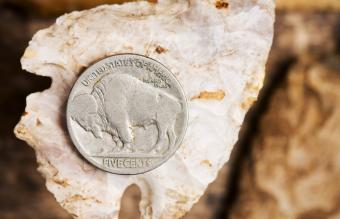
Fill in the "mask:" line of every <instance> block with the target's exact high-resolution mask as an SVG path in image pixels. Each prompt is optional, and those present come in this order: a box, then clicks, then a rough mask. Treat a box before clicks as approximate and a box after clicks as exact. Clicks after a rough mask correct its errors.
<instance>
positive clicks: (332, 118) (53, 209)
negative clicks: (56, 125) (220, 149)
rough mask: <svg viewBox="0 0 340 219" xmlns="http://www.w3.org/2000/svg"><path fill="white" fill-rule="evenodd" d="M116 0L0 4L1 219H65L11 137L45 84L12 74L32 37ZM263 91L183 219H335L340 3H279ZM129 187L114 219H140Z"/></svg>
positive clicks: (339, 169)
mask: <svg viewBox="0 0 340 219" xmlns="http://www.w3.org/2000/svg"><path fill="white" fill-rule="evenodd" d="M114 2H122V1H117V0H98V1H90V0H0V36H1V38H0V73H1V75H2V77H1V86H0V122H1V123H0V157H1V159H0V218H1V219H12V218H27V219H30V218H34V219H40V218H44V219H66V218H70V216H69V215H68V214H67V213H66V212H65V211H64V210H63V209H62V208H61V207H60V206H59V205H58V204H57V202H56V201H55V200H54V198H53V196H52V195H51V194H50V193H49V192H48V191H47V190H46V188H45V186H44V180H43V178H42V177H41V176H40V175H39V173H38V172H37V171H36V168H37V164H36V162H35V156H34V152H33V150H32V149H31V148H30V147H28V146H27V145H26V144H25V143H24V142H21V141H19V140H17V139H15V137H14V135H13V132H12V129H13V127H14V126H15V124H16V123H17V122H18V120H19V118H20V116H21V113H22V112H23V111H24V107H25V97H26V96H27V95H28V94H29V93H32V92H36V91H40V90H43V89H47V88H48V87H49V85H50V79H48V78H43V77H38V76H34V75H31V74H28V73H26V72H24V71H22V70H21V69H20V63H19V59H20V56H21V55H22V53H23V51H24V48H25V47H26V46H27V43H28V41H29V40H30V38H31V37H32V35H33V34H34V33H35V31H37V30H38V29H41V28H44V27H47V26H49V25H50V24H51V23H53V22H54V20H55V18H56V17H57V16H58V15H60V14H63V13H65V12H68V11H72V10H81V9H85V8H90V7H93V6H95V5H98V4H103V3H114ZM277 5H278V8H277V19H276V24H275V39H274V45H273V48H272V51H271V54H270V57H269V62H268V66H267V77H266V82H265V87H264V89H263V90H262V91H261V94H260V97H259V100H258V101H257V102H256V104H255V106H254V107H252V109H251V111H250V112H249V113H248V115H247V118H246V122H245V125H244V126H243V128H242V131H241V133H240V140H239V142H238V144H237V146H236V147H235V150H234V152H233V154H232V159H231V161H230V163H229V165H228V166H226V167H225V168H224V169H222V170H221V172H220V174H219V177H218V179H217V180H216V181H215V182H214V183H213V184H211V185H210V186H209V188H208V190H207V191H206V192H205V195H204V196H203V197H202V198H201V200H200V201H199V202H198V203H197V204H196V205H195V206H194V207H193V209H192V210H191V211H190V212H189V213H188V214H187V215H186V216H185V219H196V218H201V219H210V218H211V219H213V218H216V219H219V218H225V219H227V218H228V219H248V218H249V219H286V218H287V219H326V218H327V219H340V1H339V0H313V1H311V0H279V1H277ZM139 199H140V193H139V191H138V188H136V187H133V186H132V187H129V189H128V190H127V191H126V192H125V195H124V198H123V200H122V211H121V217H120V218H124V219H135V218H138V216H139V213H138V210H137V206H138V201H139Z"/></svg>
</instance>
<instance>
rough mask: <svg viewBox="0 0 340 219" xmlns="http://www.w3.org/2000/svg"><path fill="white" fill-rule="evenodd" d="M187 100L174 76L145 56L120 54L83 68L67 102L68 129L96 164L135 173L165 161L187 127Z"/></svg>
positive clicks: (91, 161) (115, 171) (121, 171)
mask: <svg viewBox="0 0 340 219" xmlns="http://www.w3.org/2000/svg"><path fill="white" fill-rule="evenodd" d="M187 118H188V111H187V101H186V98H185V95H184V92H183V89H182V87H181V85H180V83H179V82H178V80H177V79H176V77H175V76H174V75H173V74H172V73H171V72H170V71H169V70H168V69H167V68H166V67H165V66H164V65H162V64H161V63H159V62H158V61H155V60H153V59H150V58H147V57H145V56H141V55H136V54H121V55H115V56H111V57H108V58H105V59H103V60H101V61H99V62H97V63H95V64H93V65H92V66H90V67H89V68H87V69H86V70H85V72H84V73H83V74H82V75H81V76H80V77H79V78H78V80H77V81H76V83H75V84H74V86H73V88H72V91H71V93H70V95H69V99H68V103H67V127H68V130H69V133H70V136H71V139H72V141H73V143H74V145H75V146H76V147H77V149H78V150H79V152H80V153H81V154H82V155H83V156H84V157H85V158H86V159H87V160H88V161H89V162H90V163H92V164H93V165H95V166H97V167H98V168H100V169H102V170H105V171H108V172H111V173H116V174H139V173H144V172H146V171H149V170H152V169H154V168H156V167H158V166H160V165H161V164H162V163H164V162H165V161H167V160H168V159H169V158H170V157H171V156H172V155H173V154H174V153H175V151H176V150H177V149H178V147H179V145H180V143H181V141H182V139H183V137H184V135H185V131H186V127H187Z"/></svg>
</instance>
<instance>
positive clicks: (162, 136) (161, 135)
mask: <svg viewBox="0 0 340 219" xmlns="http://www.w3.org/2000/svg"><path fill="white" fill-rule="evenodd" d="M156 124H157V128H158V139H157V143H156V145H155V150H156V152H157V153H163V152H165V151H166V150H167V149H168V147H167V146H168V142H167V138H166V136H167V135H166V133H167V127H166V126H165V125H163V124H161V123H160V122H158V121H157V123H156Z"/></svg>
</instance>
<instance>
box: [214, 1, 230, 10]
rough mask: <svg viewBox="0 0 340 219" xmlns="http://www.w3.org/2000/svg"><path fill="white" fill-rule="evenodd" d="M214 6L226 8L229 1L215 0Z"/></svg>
mask: <svg viewBox="0 0 340 219" xmlns="http://www.w3.org/2000/svg"><path fill="white" fill-rule="evenodd" d="M215 6H216V8H217V9H222V8H228V7H229V3H228V2H227V1H226V0H217V1H216V3H215Z"/></svg>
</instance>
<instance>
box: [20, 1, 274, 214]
mask: <svg viewBox="0 0 340 219" xmlns="http://www.w3.org/2000/svg"><path fill="white" fill-rule="evenodd" d="M222 6H223V7H221V5H220V3H219V4H217V3H216V2H215V1H210V0H205V1H198V0H196V1H187V0H178V1H175V0H163V1H162V0H159V1H158V3H157V4H156V3H151V2H143V1H141V2H134V3H125V4H122V5H111V6H109V5H106V6H100V7H97V8H94V9H91V10H88V11H81V12H73V13H70V14H66V15H64V16H62V17H60V18H58V19H57V21H56V24H54V25H52V26H51V27H50V28H47V29H44V30H41V31H39V32H38V33H37V34H36V35H35V36H34V37H33V39H32V41H31V42H30V43H29V47H28V48H27V49H26V51H25V53H24V55H23V57H22V60H21V63H22V67H23V68H24V69H25V70H27V71H29V72H31V73H34V74H37V75H42V76H48V77H51V78H52V85H51V88H50V89H48V90H45V91H43V92H40V93H34V94H31V95H30V96H29V97H28V98H27V106H26V110H25V112H24V113H23V116H22V118H21V121H20V123H19V124H18V125H17V126H16V128H15V133H16V135H17V137H19V138H20V139H23V140H25V141H26V142H27V143H28V144H30V145H31V146H32V147H33V148H34V150H35V152H36V156H37V161H38V163H39V168H38V169H39V171H40V172H41V173H42V175H43V176H44V177H45V179H46V186H47V188H48V190H49V191H51V192H52V193H53V194H54V195H55V198H56V199H57V201H58V202H59V203H60V204H61V206H62V207H64V208H65V209H66V210H67V211H68V212H69V213H70V214H71V215H72V216H74V217H78V218H117V217H118V215H119V210H120V204H121V197H122V194H123V192H124V190H125V189H126V188H127V187H128V186H129V185H131V184H136V185H137V186H138V187H139V188H140V190H141V202H140V204H139V208H140V213H141V217H142V218H179V217H181V216H183V215H184V214H185V213H186V212H187V211H189V210H190V208H191V207H192V205H193V204H194V203H195V202H197V201H198V199H199V198H200V196H201V195H202V194H203V192H204V191H205V189H206V188H207V186H208V184H209V183H211V182H212V181H213V180H214V179H215V178H216V175H217V173H218V171H219V170H220V169H221V167H222V166H223V164H225V163H226V162H227V161H228V159H229V155H230V152H231V149H232V146H233V145H234V144H235V142H236V140H237V135H238V132H239V129H240V126H241V124H242V122H243V119H244V115H245V113H246V112H247V110H248V108H249V107H250V106H251V104H252V103H253V102H254V101H255V100H256V98H257V94H258V91H259V89H260V88H261V87H262V81H263V77H264V66H265V63H266V59H267V55H268V52H269V49H270V46H271V42H272V35H273V21H274V3H273V2H272V1H271V0H261V1H251V2H249V1H239V0H237V1H236V0H235V1H229V2H228V4H222ZM160 48H161V49H160ZM118 53H138V54H142V55H146V56H149V57H151V58H154V59H156V60H159V61H160V62H162V63H164V64H165V65H166V66H167V67H168V68H169V69H170V70H171V71H172V72H173V73H174V74H175V75H176V77H177V78H178V80H179V81H180V82H181V84H182V85H183V88H184V90H185V93H186V95H187V99H188V101H189V114H190V116H189V126H188V130H187V134H186V137H185V139H184V141H183V144H182V145H181V146H180V148H179V150H178V151H177V153H176V154H175V155H174V156H173V157H172V158H171V159H170V160H169V161H168V162H166V163H165V164H164V165H162V166H161V167H159V168H157V169H155V170H153V171H151V172H148V173H145V174H141V175H134V176H123V175H114V174H109V173H106V172H103V171H100V170H98V169H96V168H94V167H93V166H91V165H89V164H88V163H86V162H85V161H84V159H83V158H82V157H81V156H80V155H79V154H78V153H77V151H76V149H75V147H74V146H73V145H72V143H71V141H70V139H69V136H68V133H67V130H66V125H65V103H66V100H67V96H68V93H69V91H70V88H71V87H72V85H73V83H74V82H75V80H76V79H77V76H78V75H79V74H80V73H81V72H82V70H83V69H84V68H86V67H87V66H89V65H90V64H91V63H93V62H95V61H97V60H99V59H101V58H104V57H106V56H109V55H114V54H118Z"/></svg>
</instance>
